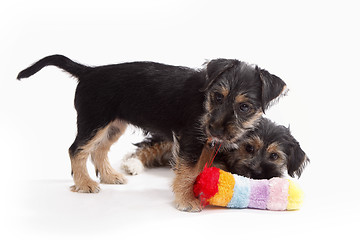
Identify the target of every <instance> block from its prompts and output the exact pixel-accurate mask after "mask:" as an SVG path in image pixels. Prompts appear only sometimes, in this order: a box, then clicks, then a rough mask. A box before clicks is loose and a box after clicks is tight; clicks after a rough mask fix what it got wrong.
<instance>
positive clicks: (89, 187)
mask: <svg viewBox="0 0 360 240" xmlns="http://www.w3.org/2000/svg"><path fill="white" fill-rule="evenodd" d="M70 190H71V191H72V192H79V193H98V192H100V187H99V184H98V183H97V182H95V181H92V180H91V181H90V180H89V181H85V182H82V183H81V184H75V185H73V186H71V187H70Z"/></svg>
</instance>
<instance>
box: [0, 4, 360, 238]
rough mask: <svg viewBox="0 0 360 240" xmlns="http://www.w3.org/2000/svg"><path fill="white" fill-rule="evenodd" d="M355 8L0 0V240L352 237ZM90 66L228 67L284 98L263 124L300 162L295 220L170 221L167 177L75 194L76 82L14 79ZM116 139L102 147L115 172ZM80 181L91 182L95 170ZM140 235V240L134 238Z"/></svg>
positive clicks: (238, 216)
mask: <svg viewBox="0 0 360 240" xmlns="http://www.w3.org/2000/svg"><path fill="white" fill-rule="evenodd" d="M357 6H358V4H357V2H356V1H351V0H344V1H338V2H335V1H307V0H303V1H300V2H297V3H294V2H288V1H246V2H245V1H222V2H221V4H220V3H218V2H216V3H215V2H214V3H213V2H211V1H186V0H183V1H170V0H157V1H143V0H137V1H108V2H107V3H103V2H101V3H100V2H96V1H94V2H93V1H85V2H82V1H71V0H63V1H61V4H55V3H53V2H50V1H43V0H34V1H25V0H18V1H5V2H4V3H3V4H2V5H1V8H0V29H1V36H2V37H1V38H0V66H1V67H0V150H1V154H0V163H1V164H0V166H1V168H0V169H1V173H0V180H1V193H0V194H1V195H0V238H1V239H102V238H103V237H111V238H114V239H120V238H123V239H141V238H149V237H151V238H153V237H154V236H158V237H159V238H166V239H169V238H179V239H184V238H185V237H186V239H195V238H198V239H199V238H209V239H212V238H214V239H215V238H217V239H219V238H221V239H225V237H231V238H239V239H244V238H251V239H285V238H288V239H316V238H318V239H329V238H330V237H333V238H337V239H340V238H341V239H359V238H360V236H359V233H358V232H359V231H358V228H359V226H360V217H359V216H360V207H359V206H360V204H359V199H360V194H359V183H360V181H359V169H360V157H359V151H358V149H359V136H360V128H359V122H360V117H359V116H360V115H359V113H358V108H359V102H360V101H359V90H358V89H359V87H358V86H359V80H360V77H359V56H360V47H359V42H360V35H359V33H358V32H359V31H358V29H359V24H358V23H359V22H360V18H359V14H358V7H357ZM55 53H59V54H64V55H67V56H69V57H71V58H74V59H75V60H77V61H80V62H82V63H85V64H89V65H101V64H110V63H118V62H126V61H138V60H150V61H158V62H164V63H168V64H174V65H183V66H188V67H197V68H199V67H201V65H202V63H203V62H204V61H205V60H206V59H213V58H219V57H222V58H237V59H240V60H244V61H247V62H250V63H256V64H258V65H259V66H260V67H262V68H265V69H267V70H269V71H270V72H271V73H274V74H276V75H278V76H279V77H281V78H282V79H283V80H284V81H285V82H286V83H287V84H288V87H289V89H290V92H289V94H288V96H287V97H284V98H283V99H281V100H280V102H279V103H278V104H277V105H276V106H274V107H273V108H271V110H269V111H268V112H267V113H266V114H267V116H268V117H269V118H271V119H272V120H274V121H276V122H277V123H279V124H283V125H285V126H288V125H290V126H291V131H292V133H293V135H294V136H295V138H296V139H297V140H298V141H299V142H300V143H301V147H302V148H303V150H304V151H305V152H306V153H307V154H308V156H309V157H310V159H311V163H310V164H309V165H308V166H307V167H306V169H305V171H304V173H303V176H302V177H301V178H300V179H299V180H298V181H299V184H300V185H301V186H302V187H303V189H304V192H305V195H306V199H305V203H304V206H303V208H302V209H301V210H299V211H295V212H270V211H259V210H251V209H244V210H232V209H222V208H206V209H205V210H203V211H202V212H201V213H184V212H179V211H177V210H176V209H175V207H174V205H173V195H172V192H171V187H170V185H171V181H172V177H173V173H172V172H171V171H170V170H169V169H151V170H147V171H145V172H144V173H143V174H141V175H139V176H129V177H128V180H129V182H128V184H127V185H118V186H114V185H101V188H102V191H101V192H100V193H99V194H77V193H72V192H70V191H69V187H70V186H71V185H72V178H71V176H70V160H69V158H68V153H67V149H68V148H69V146H70V145H71V143H72V141H73V140H74V137H75V135H76V124H75V123H76V112H75V110H74V108H73V97H74V91H75V87H76V81H75V80H74V79H72V78H70V77H69V75H68V74H66V73H63V72H61V71H59V70H58V69H56V68H53V67H49V68H46V69H43V70H42V71H41V72H39V73H38V74H37V75H35V76H34V77H32V78H30V79H26V80H24V81H21V82H18V81H16V80H15V78H16V75H17V73H18V72H19V71H20V70H22V69H23V68H25V67H27V66H28V65H29V64H31V63H32V62H34V61H36V60H38V59H39V58H41V57H44V56H46V55H50V54H55ZM133 132H134V129H129V130H128V132H127V133H126V135H125V136H124V137H122V138H121V139H120V141H119V142H118V143H116V144H115V145H114V146H113V148H112V149H111V153H110V159H111V162H112V164H113V165H114V167H115V168H117V169H119V166H120V162H121V159H122V157H123V155H124V154H126V153H128V152H129V151H131V150H132V149H133V147H132V145H131V143H134V142H137V141H139V140H140V139H141V136H140V135H139V133H138V132H137V131H135V133H134V134H132V133H133ZM89 171H90V173H91V175H92V177H93V178H94V179H95V176H94V175H95V174H94V169H93V167H92V166H91V164H90V163H89ZM140 237H141V238H140Z"/></svg>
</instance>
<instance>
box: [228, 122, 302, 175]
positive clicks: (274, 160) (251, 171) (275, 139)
mask: <svg viewBox="0 0 360 240" xmlns="http://www.w3.org/2000/svg"><path fill="white" fill-rule="evenodd" d="M222 159H224V162H225V165H226V168H227V170H228V171H230V172H232V173H236V174H240V175H243V176H246V177H250V178H254V179H263V178H267V179H269V178H272V177H281V176H282V175H283V173H284V172H285V171H287V172H288V174H289V175H290V176H291V177H294V176H295V175H297V176H298V177H300V175H301V173H302V171H303V169H304V167H305V166H306V164H307V163H308V162H309V158H308V157H307V156H306V154H305V153H304V151H303V150H302V149H301V148H300V144H299V143H298V142H297V141H296V139H295V138H294V137H293V136H292V135H291V133H290V130H289V129H288V128H286V127H284V126H279V125H276V124H274V123H273V122H271V121H270V120H268V119H264V118H262V119H261V121H260V122H259V124H258V126H257V127H256V128H255V129H254V130H252V131H249V132H248V133H247V134H246V135H245V136H244V138H243V139H242V140H241V141H240V142H239V146H238V149H236V150H232V151H229V152H227V153H224V156H223V157H222Z"/></svg>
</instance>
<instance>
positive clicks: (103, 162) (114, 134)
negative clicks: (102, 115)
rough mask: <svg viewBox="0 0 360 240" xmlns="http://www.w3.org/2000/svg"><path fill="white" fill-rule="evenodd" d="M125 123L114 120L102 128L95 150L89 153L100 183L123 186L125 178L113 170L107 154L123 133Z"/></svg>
mask: <svg viewBox="0 0 360 240" xmlns="http://www.w3.org/2000/svg"><path fill="white" fill-rule="evenodd" d="M126 127H127V123H125V122H123V121H120V120H115V121H114V122H112V123H110V124H109V125H108V126H106V127H105V128H104V131H103V132H102V133H101V135H100V136H99V138H98V141H97V142H96V145H95V148H94V149H93V150H92V151H91V159H92V162H93V163H94V165H95V168H96V173H97V174H98V173H100V182H101V183H105V184H123V183H126V182H127V180H126V178H125V177H124V176H123V175H122V174H121V173H118V172H117V171H116V170H115V169H113V168H112V167H111V165H110V163H109V160H108V152H109V150H110V147H111V145H112V144H113V143H115V142H116V141H117V140H118V139H119V137H120V136H121V135H122V134H123V133H124V132H125V130H126Z"/></svg>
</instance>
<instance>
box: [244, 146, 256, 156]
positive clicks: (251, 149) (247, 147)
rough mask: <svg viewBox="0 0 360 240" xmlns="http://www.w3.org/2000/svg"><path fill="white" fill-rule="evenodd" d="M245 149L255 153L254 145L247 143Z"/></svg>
mask: <svg viewBox="0 0 360 240" xmlns="http://www.w3.org/2000/svg"><path fill="white" fill-rule="evenodd" d="M245 150H246V151H247V152H248V153H250V154H253V153H254V147H253V146H251V145H250V144H247V145H246V146H245Z"/></svg>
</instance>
